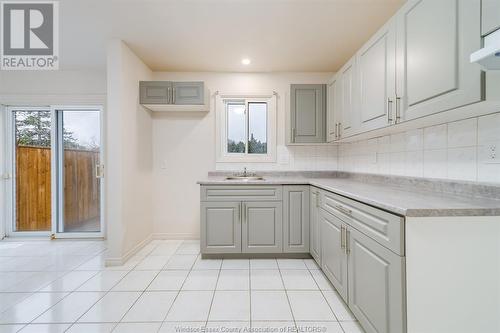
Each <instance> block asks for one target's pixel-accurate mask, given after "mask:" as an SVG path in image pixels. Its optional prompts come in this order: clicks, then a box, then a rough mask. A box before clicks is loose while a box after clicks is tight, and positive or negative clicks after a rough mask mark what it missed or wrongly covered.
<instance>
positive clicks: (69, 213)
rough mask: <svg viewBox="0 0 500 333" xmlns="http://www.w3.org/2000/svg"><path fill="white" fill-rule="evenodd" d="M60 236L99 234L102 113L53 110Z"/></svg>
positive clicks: (58, 231) (57, 228)
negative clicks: (55, 118) (56, 148)
mask: <svg viewBox="0 0 500 333" xmlns="http://www.w3.org/2000/svg"><path fill="white" fill-rule="evenodd" d="M55 112H56V114H57V147H58V152H57V168H58V193H59V196H58V199H59V202H58V207H59V209H58V213H59V216H58V219H57V227H56V228H55V233H56V235H58V236H59V237H61V236H71V237H72V236H75V235H76V234H80V235H82V234H86V235H91V234H95V233H101V231H102V230H101V199H102V198H101V186H102V184H101V178H102V174H103V170H102V164H101V159H102V157H101V156H102V154H101V150H102V145H101V112H100V111H99V110H83V109H78V108H63V109H56V110H55Z"/></svg>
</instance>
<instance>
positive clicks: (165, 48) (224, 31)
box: [60, 0, 404, 71]
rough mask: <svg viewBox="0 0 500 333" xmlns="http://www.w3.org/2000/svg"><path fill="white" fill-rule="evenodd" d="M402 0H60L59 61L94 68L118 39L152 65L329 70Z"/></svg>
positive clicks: (195, 68)
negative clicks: (108, 43) (243, 61)
mask: <svg viewBox="0 0 500 333" xmlns="http://www.w3.org/2000/svg"><path fill="white" fill-rule="evenodd" d="M403 2H404V0H61V1H60V31H61V36H60V48H61V54H60V56H61V62H62V64H61V67H62V69H87V68H92V69H102V68H104V66H105V63H106V50H105V49H106V41H107V40H108V39H109V38H121V39H123V40H124V41H125V42H126V43H127V44H128V45H129V46H130V48H131V49H132V50H133V51H134V52H135V53H136V54H137V55H138V56H139V57H140V58H141V59H143V61H144V62H145V63H146V64H147V65H148V66H150V67H151V69H153V70H165V71H335V70H337V69H338V68H339V67H340V66H341V65H342V64H343V63H344V62H345V61H346V60H348V59H349V57H350V56H352V55H353V54H354V52H355V51H356V50H357V49H358V48H359V47H360V46H361V45H362V44H363V43H364V42H365V41H366V40H367V39H368V38H369V37H370V36H371V35H372V34H373V33H374V32H375V31H376V30H377V29H378V28H379V27H380V26H381V25H383V24H384V22H386V21H387V19H388V18H389V17H391V16H392V15H393V14H394V12H395V11H396V10H397V9H398V8H399V7H400V6H401V4H402V3H403ZM243 57H248V58H250V59H251V60H252V63H251V64H250V65H249V66H243V65H242V64H241V59H242V58H243Z"/></svg>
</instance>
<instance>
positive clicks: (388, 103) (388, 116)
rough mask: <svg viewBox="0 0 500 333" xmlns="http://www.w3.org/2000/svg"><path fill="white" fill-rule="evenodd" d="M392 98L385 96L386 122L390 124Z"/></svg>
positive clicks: (391, 119)
mask: <svg viewBox="0 0 500 333" xmlns="http://www.w3.org/2000/svg"><path fill="white" fill-rule="evenodd" d="M392 103H393V102H392V99H390V98H387V122H388V123H389V124H392V121H393V120H394V119H393V118H392Z"/></svg>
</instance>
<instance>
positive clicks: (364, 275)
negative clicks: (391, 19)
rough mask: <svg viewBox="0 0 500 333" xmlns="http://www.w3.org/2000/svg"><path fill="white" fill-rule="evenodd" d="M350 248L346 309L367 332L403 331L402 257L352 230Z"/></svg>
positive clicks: (348, 237)
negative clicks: (350, 311)
mask: <svg viewBox="0 0 500 333" xmlns="http://www.w3.org/2000/svg"><path fill="white" fill-rule="evenodd" d="M347 243H348V248H349V255H348V260H349V261H348V268H349V274H348V275H349V307H350V308H351V310H352V312H353V313H354V315H355V316H356V318H358V320H359V322H360V324H361V325H362V326H363V328H364V329H365V331H366V332H387V333H391V332H393V333H396V332H406V324H405V320H404V313H405V311H404V304H405V303H404V299H403V295H404V290H403V288H404V284H403V281H404V275H403V271H404V267H403V266H404V258H403V257H400V256H398V255H397V254H395V253H393V252H391V251H390V250H388V249H387V248H385V247H383V246H382V245H380V244H378V243H377V242H375V241H374V240H372V239H370V238H368V237H367V236H365V235H364V234H362V233H361V232H359V231H357V230H356V229H354V228H350V229H349V231H348V236H347Z"/></svg>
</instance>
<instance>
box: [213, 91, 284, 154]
mask: <svg viewBox="0 0 500 333" xmlns="http://www.w3.org/2000/svg"><path fill="white" fill-rule="evenodd" d="M276 99H277V94H276V93H275V92H273V93H270V94H221V93H216V94H215V111H216V121H215V128H216V129H215V132H216V149H217V153H216V156H217V158H216V160H217V163H274V162H276V114H277V109H276V106H277V103H276ZM228 102H242V103H244V104H245V108H246V109H247V111H248V103H266V104H267V129H266V133H267V154H248V153H246V152H245V153H243V154H238V153H228V152H227V134H228V133H227V132H228V128H227V108H226V104H227V103H228ZM247 125H248V124H247ZM245 145H248V142H245Z"/></svg>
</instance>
